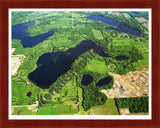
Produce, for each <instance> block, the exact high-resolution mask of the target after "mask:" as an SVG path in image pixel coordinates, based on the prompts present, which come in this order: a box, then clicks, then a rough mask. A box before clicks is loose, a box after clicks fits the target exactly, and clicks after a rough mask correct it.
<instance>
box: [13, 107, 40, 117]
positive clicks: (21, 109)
mask: <svg viewBox="0 0 160 128" xmlns="http://www.w3.org/2000/svg"><path fill="white" fill-rule="evenodd" d="M12 109H13V111H14V112H13V114H12V115H17V114H18V113H19V114H20V115H36V114H37V112H36V111H32V110H29V108H28V107H13V108H12Z"/></svg>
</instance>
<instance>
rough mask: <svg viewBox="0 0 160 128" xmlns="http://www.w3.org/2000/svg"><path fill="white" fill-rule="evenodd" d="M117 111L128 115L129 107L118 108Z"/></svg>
mask: <svg viewBox="0 0 160 128" xmlns="http://www.w3.org/2000/svg"><path fill="white" fill-rule="evenodd" d="M119 111H120V113H121V115H130V111H129V108H120V109H119Z"/></svg>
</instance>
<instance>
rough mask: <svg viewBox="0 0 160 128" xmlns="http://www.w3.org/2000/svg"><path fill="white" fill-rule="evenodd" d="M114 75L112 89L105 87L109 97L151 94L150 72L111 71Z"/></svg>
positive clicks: (104, 91)
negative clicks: (118, 72)
mask: <svg viewBox="0 0 160 128" xmlns="http://www.w3.org/2000/svg"><path fill="white" fill-rule="evenodd" d="M110 75H112V76H113V77H114V85H113V88H112V89H107V90H105V89H103V90H101V92H103V93H104V94H105V95H107V97H108V98H123V97H141V96H148V95H149V73H148V71H143V72H129V73H127V74H126V75H119V74H115V73H110Z"/></svg>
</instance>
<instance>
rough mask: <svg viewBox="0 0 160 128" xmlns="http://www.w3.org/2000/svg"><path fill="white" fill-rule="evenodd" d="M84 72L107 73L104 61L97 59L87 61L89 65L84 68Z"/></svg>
mask: <svg viewBox="0 0 160 128" xmlns="http://www.w3.org/2000/svg"><path fill="white" fill-rule="evenodd" d="M85 69H86V70H89V71H92V72H99V73H103V72H107V70H108V69H107V66H106V65H105V62H104V61H100V60H98V59H93V60H90V61H89V64H87V65H86V67H85Z"/></svg>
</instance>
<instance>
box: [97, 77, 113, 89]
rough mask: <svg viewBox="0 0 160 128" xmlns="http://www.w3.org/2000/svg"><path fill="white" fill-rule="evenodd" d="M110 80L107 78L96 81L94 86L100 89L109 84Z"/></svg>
mask: <svg viewBox="0 0 160 128" xmlns="http://www.w3.org/2000/svg"><path fill="white" fill-rule="evenodd" d="M111 80H112V78H111V77H110V76H108V77H106V78H103V79H101V80H100V81H98V82H97V83H96V86H98V87H101V86H103V85H107V84H109V83H110V82H111Z"/></svg>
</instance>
